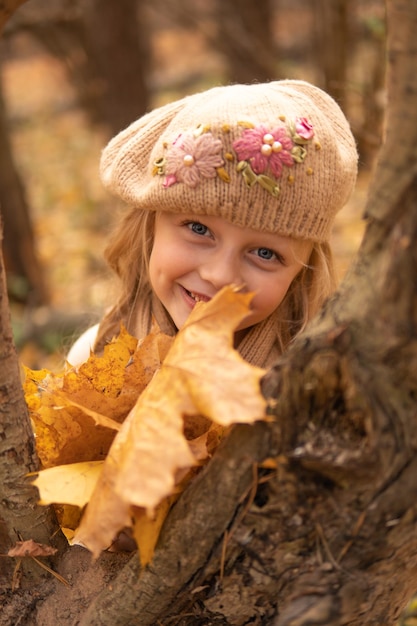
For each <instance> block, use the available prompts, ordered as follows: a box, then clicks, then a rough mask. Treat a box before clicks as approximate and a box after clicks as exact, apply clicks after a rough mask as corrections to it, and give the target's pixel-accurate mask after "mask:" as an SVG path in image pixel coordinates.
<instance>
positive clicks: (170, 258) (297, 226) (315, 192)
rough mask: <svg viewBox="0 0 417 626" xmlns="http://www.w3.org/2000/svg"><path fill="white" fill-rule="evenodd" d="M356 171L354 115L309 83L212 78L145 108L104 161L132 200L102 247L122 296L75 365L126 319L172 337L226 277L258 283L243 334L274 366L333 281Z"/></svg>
mask: <svg viewBox="0 0 417 626" xmlns="http://www.w3.org/2000/svg"><path fill="white" fill-rule="evenodd" d="M356 173H357V152H356V147H355V141H354V138H353V136H352V133H351V131H350V128H349V125H348V123H347V121H346V119H345V117H344V115H343V113H342V111H341V110H340V108H339V106H338V105H337V104H336V103H335V102H334V100H332V98H330V96H328V95H327V94H326V93H324V92H323V91H321V90H320V89H318V88H317V87H315V86H313V85H310V84H308V83H306V82H304V81H295V80H285V81H276V82H271V83H268V84H253V85H231V86H226V87H216V88H213V89H210V90H208V91H205V92H203V93H199V94H195V95H192V96H188V97H185V98H183V99H181V100H179V101H177V102H174V103H170V104H167V105H165V106H163V107H161V108H158V109H156V110H154V111H153V112H151V113H148V114H147V115H145V116H143V117H142V118H141V119H139V120H138V121H136V122H134V123H133V124H131V125H130V126H129V127H128V128H127V129H126V130H124V131H122V132H121V133H120V134H118V135H117V136H116V137H115V138H114V139H113V140H112V141H110V143H109V145H108V146H107V147H106V148H105V150H104V152H103V155H102V160H101V176H102V180H103V183H104V185H105V186H106V187H107V188H108V189H109V190H110V191H111V192H112V193H114V194H115V195H117V196H119V197H120V198H122V200H124V201H125V202H126V203H127V204H128V205H130V209H129V210H128V211H127V212H126V214H125V216H124V217H123V219H122V221H121V223H120V225H119V226H118V228H117V230H116V232H115V234H114V236H113V238H112V240H111V242H110V244H109V246H108V248H107V251H106V257H107V261H108V263H109V264H110V266H111V267H112V269H113V270H114V271H115V272H116V274H117V275H118V276H119V278H120V281H121V293H120V298H119V300H118V302H117V304H116V305H115V306H113V308H112V309H111V310H110V311H109V312H108V313H107V314H106V316H105V317H104V319H103V320H102V322H101V323H100V324H99V325H97V326H95V327H93V328H92V329H90V330H89V331H87V333H85V334H84V335H83V336H82V337H81V338H80V339H79V340H78V341H77V342H76V343H75V344H74V346H73V348H72V349H71V351H70V353H69V355H68V360H69V362H70V363H71V364H73V365H77V364H79V363H81V362H82V361H83V360H85V359H87V358H88V356H89V350H90V347H93V348H94V349H95V350H96V351H100V350H102V349H103V347H104V345H105V344H106V342H108V341H110V340H111V339H112V337H114V336H115V335H117V334H118V333H119V330H120V324H121V323H123V324H124V325H125V327H126V328H127V330H128V331H129V332H130V333H131V334H133V335H135V336H137V337H138V338H141V337H143V336H145V335H146V334H147V333H148V332H149V330H150V327H151V322H152V318H155V319H156V321H157V322H158V324H159V326H160V328H161V330H162V331H163V332H165V333H168V334H170V335H174V334H175V333H176V332H177V330H178V329H179V328H181V327H182V325H183V324H184V322H185V320H186V319H187V316H188V314H189V312H190V311H191V310H192V308H193V306H194V305H195V303H196V302H199V301H201V300H203V301H207V300H209V299H210V298H212V297H213V296H214V294H215V293H217V292H218V290H219V289H221V288H222V287H224V286H225V285H228V284H234V285H237V286H239V287H241V288H242V289H243V290H247V291H251V292H254V293H255V296H254V299H253V301H252V310H251V314H250V316H249V317H248V318H247V319H245V320H244V322H243V323H242V324H241V326H240V327H239V328H238V329H237V332H236V336H235V346H236V348H237V349H238V350H239V352H240V353H241V355H242V356H243V357H244V358H245V359H247V360H248V361H249V362H251V363H252V364H255V365H258V366H260V367H268V366H270V365H272V363H273V362H274V360H276V358H277V357H278V356H279V355H280V354H281V353H282V351H283V350H284V349H285V348H286V347H287V346H288V344H289V343H290V341H291V340H292V339H293V338H294V337H295V336H296V335H297V334H298V333H299V332H300V331H302V330H303V329H304V327H305V326H306V324H307V322H308V321H309V320H310V319H311V318H312V317H313V316H314V315H315V314H316V313H317V311H318V309H319V308H320V306H321V305H322V303H323V301H324V299H325V298H326V297H327V296H329V295H330V294H331V292H332V291H333V290H334V288H335V275H334V267H333V260H332V255H331V250H330V247H329V243H328V240H329V236H330V231H331V227H332V224H333V220H334V217H335V214H336V213H337V211H338V210H339V209H340V208H341V207H342V206H343V205H344V204H345V203H346V201H347V200H348V198H349V196H350V193H351V191H352V189H353V186H354V183H355V180H356Z"/></svg>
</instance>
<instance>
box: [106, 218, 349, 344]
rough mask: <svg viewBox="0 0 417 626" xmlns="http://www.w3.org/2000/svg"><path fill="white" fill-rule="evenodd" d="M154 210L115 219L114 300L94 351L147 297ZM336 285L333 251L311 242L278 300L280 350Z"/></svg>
mask: <svg viewBox="0 0 417 626" xmlns="http://www.w3.org/2000/svg"><path fill="white" fill-rule="evenodd" d="M155 217H156V212H155V211H148V210H146V209H143V210H142V209H138V208H132V209H130V210H129V211H128V212H127V213H126V214H125V215H124V217H123V218H122V220H121V221H120V222H119V224H118V226H117V228H116V230H115V231H114V233H113V236H112V238H111V239H110V241H109V243H108V245H107V247H106V250H105V259H106V261H107V263H108V264H109V266H110V267H111V269H112V270H113V271H114V272H115V273H116V275H117V276H118V277H119V280H120V284H121V285H120V286H121V291H120V296H119V299H118V302H117V304H116V305H115V306H114V307H113V308H112V309H111V310H110V311H109V312H108V313H107V315H106V316H105V317H104V318H103V320H102V322H101V324H100V329H99V333H98V336H97V340H96V350H98V351H100V350H102V349H103V347H104V345H105V344H106V343H107V342H108V341H110V340H111V339H112V337H114V336H115V335H117V334H118V333H119V331H120V324H121V323H123V324H124V325H125V326H126V328H127V329H128V330H129V328H130V326H131V324H132V322H133V323H134V320H132V319H131V316H132V313H133V311H134V310H135V303H136V301H141V300H142V301H143V300H144V299H148V298H151V294H152V287H151V284H150V281H149V259H150V255H151V251H152V246H153V237H154V228H155ZM336 285H337V280H336V274H335V269H334V262H333V254H332V251H331V248H330V245H329V243H328V242H322V243H313V248H312V251H311V254H310V258H309V261H308V263H307V264H306V265H304V266H303V268H302V270H301V271H300V272H299V273H298V275H297V276H296V277H295V279H294V280H293V281H292V283H291V285H290V287H289V289H288V291H287V294H286V296H285V298H284V300H283V302H282V303H281V304H280V306H279V309H278V315H276V316H275V318H276V320H277V337H278V340H279V343H280V349H281V351H284V350H285V348H286V347H287V346H288V345H289V343H290V342H291V341H292V340H293V339H294V338H295V337H296V336H297V335H298V334H299V333H300V332H302V331H303V330H304V329H305V327H306V325H307V323H308V322H309V321H310V320H311V319H312V318H313V317H314V316H315V315H316V314H317V313H318V311H319V309H320V307H321V306H322V304H323V302H324V301H325V300H326V298H328V297H329V296H330V295H331V294H332V293H333V292H334V290H335V288H336Z"/></svg>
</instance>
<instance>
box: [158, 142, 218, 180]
mask: <svg viewBox="0 0 417 626" xmlns="http://www.w3.org/2000/svg"><path fill="white" fill-rule="evenodd" d="M222 150H223V144H222V142H221V141H220V139H215V138H214V137H213V135H212V134H211V133H203V134H201V135H199V136H195V135H192V134H190V133H181V134H180V135H178V137H177V138H176V140H175V141H174V142H173V143H172V145H171V146H170V148H169V150H168V152H167V156H166V161H165V164H164V165H165V167H164V173H165V179H164V182H163V185H164V187H170V186H171V185H174V184H175V183H178V182H182V183H184V184H185V185H188V186H189V187H196V186H197V185H198V184H199V183H200V182H201V179H202V178H214V177H215V176H216V174H217V171H216V169H217V168H218V167H221V166H222V165H223V163H224V161H223V158H222V156H221V152H222Z"/></svg>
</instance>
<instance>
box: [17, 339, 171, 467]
mask: <svg viewBox="0 0 417 626" xmlns="http://www.w3.org/2000/svg"><path fill="white" fill-rule="evenodd" d="M172 341H173V340H172V338H171V337H167V336H166V335H163V334H162V333H161V332H160V331H158V330H157V329H156V328H154V329H153V331H152V332H151V334H150V335H148V336H147V337H146V338H145V339H144V340H143V341H142V342H140V344H139V345H138V342H137V339H135V338H133V337H131V336H130V335H129V334H128V333H127V332H126V330H125V329H123V328H122V330H121V333H120V335H119V337H117V339H115V340H114V341H113V342H111V343H110V344H109V345H107V346H106V348H105V350H104V355H103V356H102V357H98V356H95V355H92V356H91V357H90V359H88V361H87V363H85V364H83V365H82V366H81V367H80V368H79V370H78V371H77V370H75V369H73V368H71V369H69V370H67V371H66V372H64V373H62V374H58V375H55V374H51V373H50V372H48V371H46V370H41V371H39V372H36V371H32V370H29V369H26V380H25V383H24V391H25V398H26V402H27V405H28V408H29V412H30V417H31V420H32V423H33V426H34V430H35V434H36V447H37V452H38V454H39V457H40V460H41V462H42V465H43V467H45V468H48V467H53V466H56V465H59V464H68V463H75V462H83V461H95V460H103V459H104V458H105V457H106V454H107V452H108V450H109V447H110V445H111V443H112V441H113V439H114V434H115V429H118V428H119V426H120V423H121V422H122V421H123V420H124V419H125V417H126V415H127V414H128V413H129V411H130V410H131V408H132V406H134V404H135V402H136V400H137V398H138V396H139V395H140V393H141V392H142V390H143V389H144V388H145V387H146V385H147V384H148V383H149V381H150V380H151V378H152V376H153V374H154V372H155V371H156V370H157V369H158V368H159V367H160V364H161V358H163V356H165V353H166V350H167V345H170V344H171V343H172Z"/></svg>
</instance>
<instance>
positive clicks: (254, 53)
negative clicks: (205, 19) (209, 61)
mask: <svg viewBox="0 0 417 626" xmlns="http://www.w3.org/2000/svg"><path fill="white" fill-rule="evenodd" d="M272 16H273V12H272V7H271V2H270V0H263V1H262V2H254V0H239V3H236V2H235V0H216V3H215V20H216V24H217V29H218V33H217V41H216V44H217V46H216V47H217V49H218V50H220V51H221V52H223V54H224V56H225V58H226V60H227V67H228V72H227V74H228V79H229V81H231V82H237V83H250V82H252V81H254V80H256V81H257V82H264V81H268V80H273V79H274V78H276V75H277V58H276V57H277V52H276V49H275V47H274V40H273V19H272Z"/></svg>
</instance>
